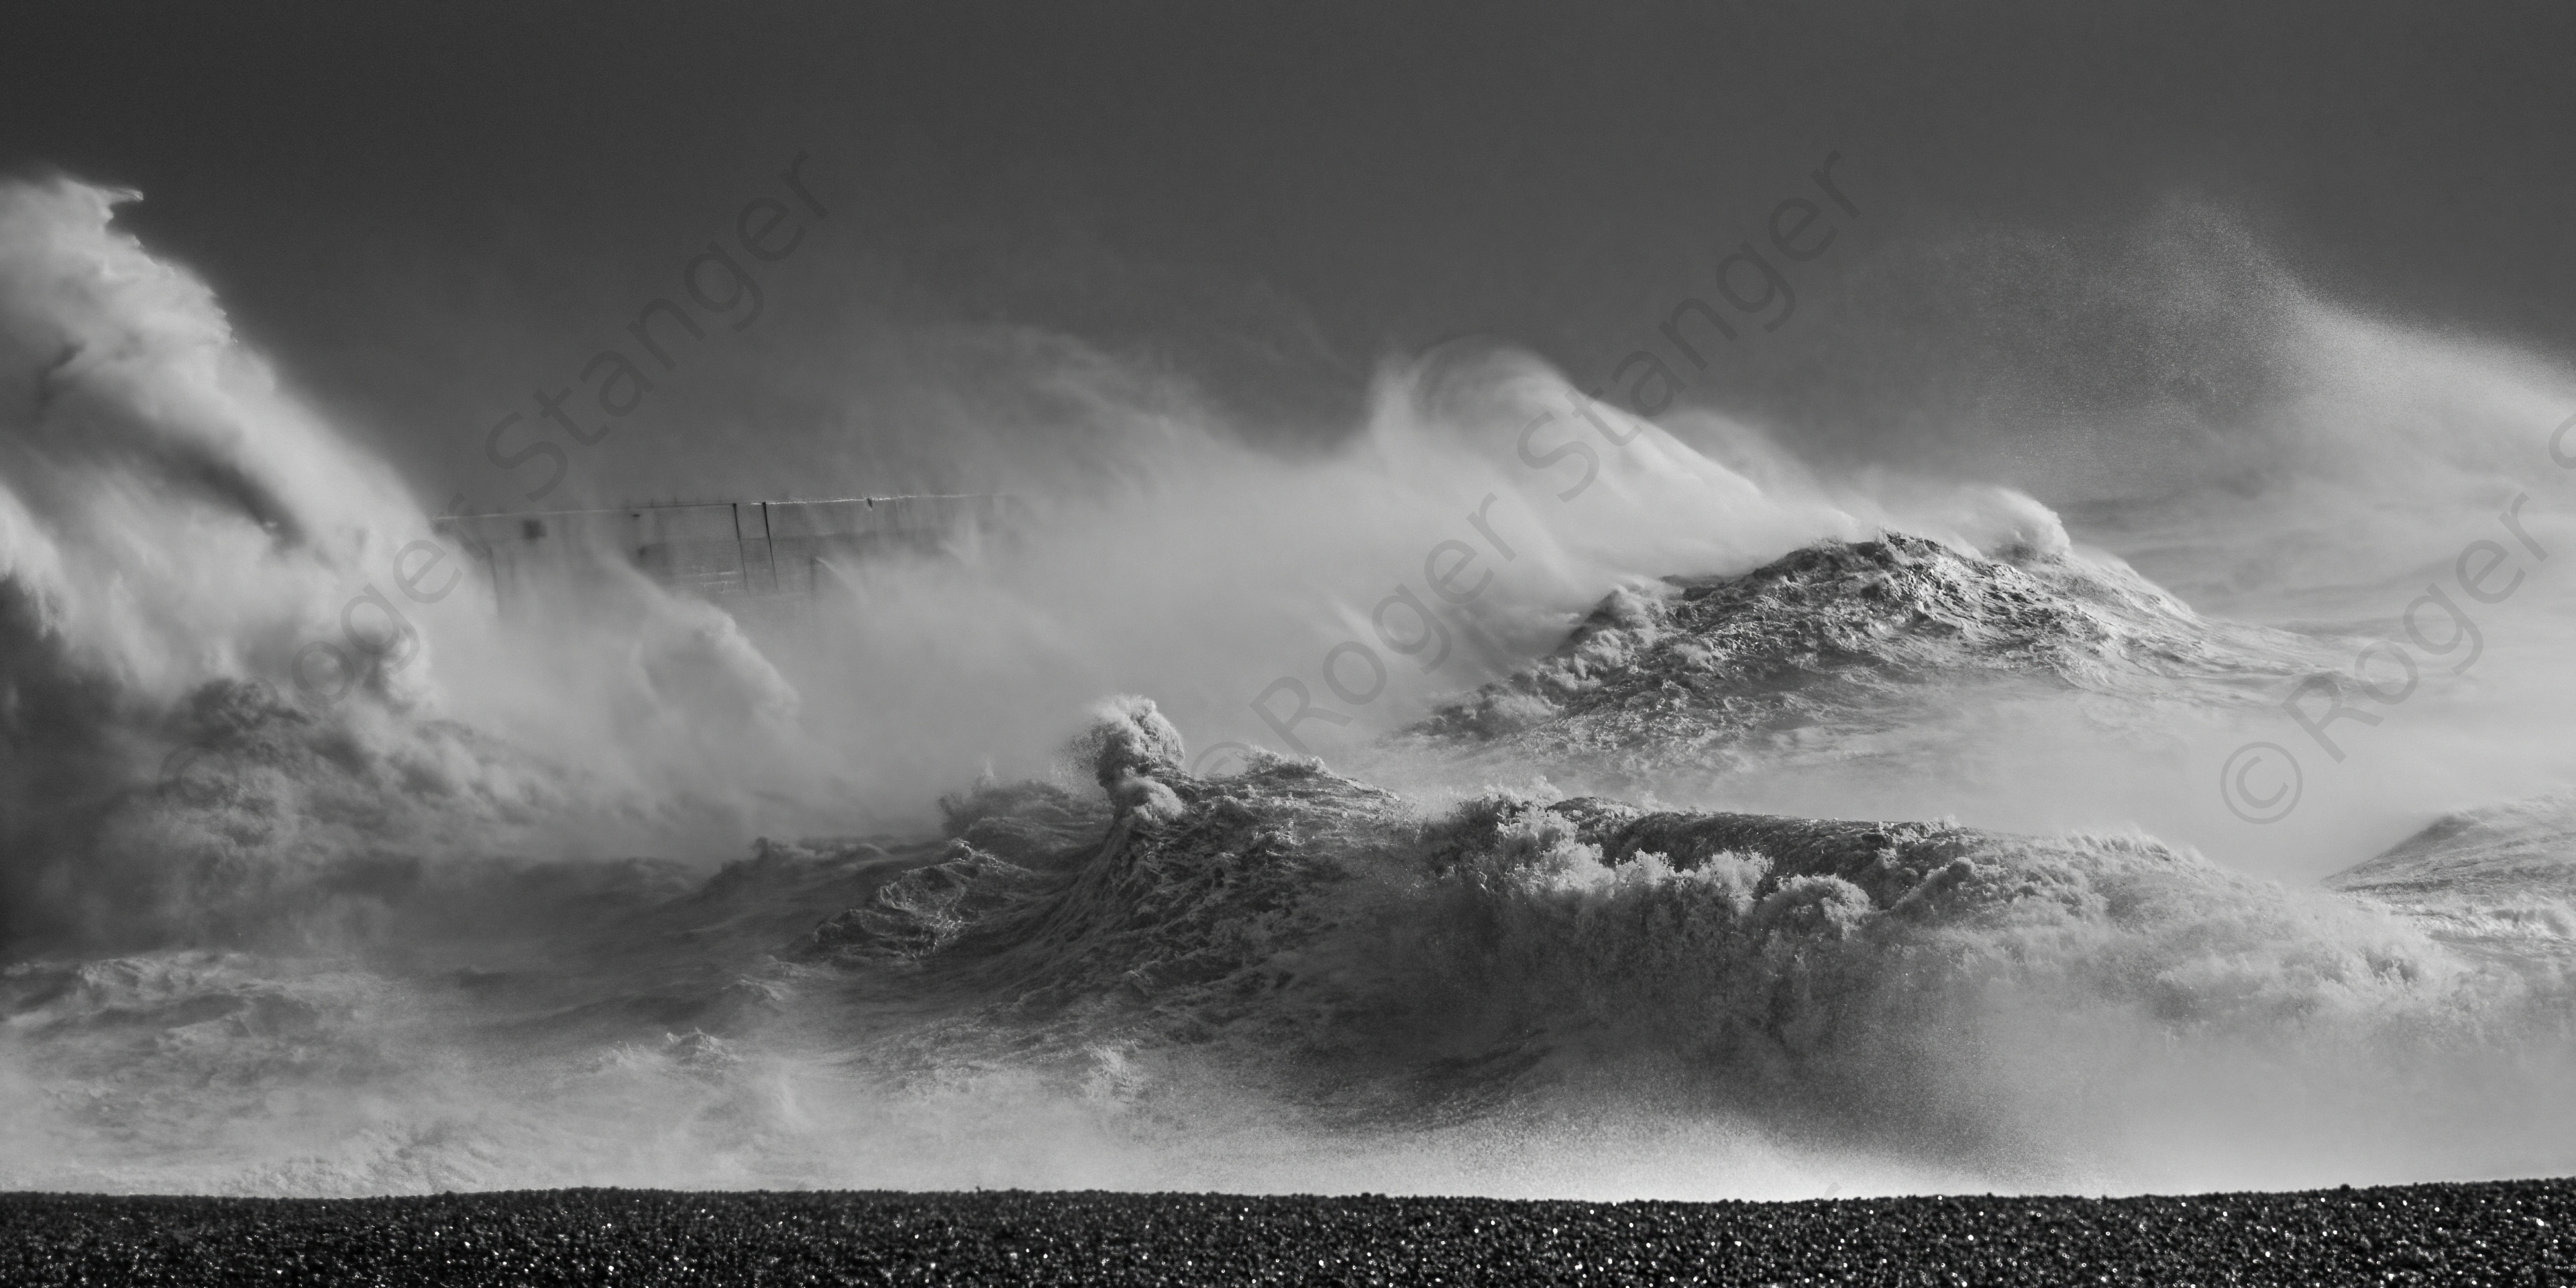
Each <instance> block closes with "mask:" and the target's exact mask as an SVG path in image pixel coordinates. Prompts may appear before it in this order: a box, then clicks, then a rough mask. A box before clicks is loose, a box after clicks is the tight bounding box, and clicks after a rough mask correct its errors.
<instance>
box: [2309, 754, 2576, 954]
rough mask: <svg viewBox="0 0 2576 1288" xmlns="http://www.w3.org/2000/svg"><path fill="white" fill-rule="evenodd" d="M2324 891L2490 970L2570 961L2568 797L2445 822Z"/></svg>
mask: <svg viewBox="0 0 2576 1288" xmlns="http://www.w3.org/2000/svg"><path fill="white" fill-rule="evenodd" d="M2326 886H2327V888H2329V889H2333V890H2340V891H2343V892H2345V893H2347V894H2352V895H2357V896H2360V897H2362V898H2366V899H2369V900H2371V901H2373V902H2375V903H2379V904H2382V905H2385V906H2387V907H2390V908H2393V909H2396V910H2398V911H2400V912H2403V913H2405V914H2407V915H2409V916H2411V917H2413V918H2415V919H2417V920H2418V921H2419V922H2420V924H2422V925H2423V926H2424V927H2425V928H2426V929H2427V930H2428V931H2429V932H2430V933H2432V934H2433V935H2434V936H2436V937H2437V938H2439V939H2442V940H2444V941H2445V942H2449V943H2454V944H2458V945H2460V946H2461V947H2463V948H2467V949H2470V950H2473V951H2476V952H2479V953H2481V954H2484V955H2488V956H2491V957H2494V958H2497V959H2499V960H2504V961H2509V962H2524V963H2528V962H2531V961H2532V960H2534V959H2539V960H2543V961H2547V960H2558V961H2569V960H2576V792H2556V793H2552V794H2550V795H2547V796H2542V797H2539V798H2536V799H2533V800H2527V801H2514V802H2509V803H2506V804H2501V805H2488V806H2482V807H2480V808H2477V809H2469V810H2462V811H2460V812H2458V813H2454V814H2450V815H2447V816H2445V817H2443V818H2440V819H2437V820H2435V821H2434V822H2432V823H2430V824H2427V825H2426V826H2425V827H2424V829H2423V830H2422V831H2420V832H2417V833H2416V834H2415V835H2413V836H2410V837H2408V838H2406V839H2405V840H2404V841H2401V842H2399V843H2398V844H2396V845H2394V846H2391V847H2389V848H2388V849H2387V850H2386V851H2384V852H2382V853H2380V854H2379V855H2377V856H2375V857H2373V858H2371V859H2368V860H2365V861H2363V862H2361V863H2357V864H2354V865H2353V866H2352V867H2349V868H2346V869H2344V870H2343V871H2341V872H2338V873H2336V874H2334V875H2333V876H2330V877H2328V878H2326Z"/></svg>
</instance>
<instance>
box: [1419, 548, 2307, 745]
mask: <svg viewBox="0 0 2576 1288" xmlns="http://www.w3.org/2000/svg"><path fill="white" fill-rule="evenodd" d="M2322 660H2323V655H2322V654H2320V653H2319V652H2318V650H2317V649H2316V647H2315V646H2314V645H2313V644H2311V643H2310V642H2309V641H2307V640H2304V639H2303V638H2301V637H2297V636H2292V635H2288V634H2285V633H2283V632H2279V631H2273V630H2267V629H2263V628H2260V627H2247V626H2238V625H2233V624H2230V623H2225V622H2216V621H2211V620H2208V619H2205V618H2202V617H2200V616H2199V615H2198V614H2195V613H2193V612H2192V611H2191V610H2190V609H2189V608H2188V607H2186V606H2184V605H2183V604H2182V603H2181V602H2179V601H2177V600H2175V599H2174V598H2173V597H2172V596H2170V595H2167V594H2166V593H2164V592H2163V591H2162V590H2159V589H2158V588H2156V587H2155V586H2154V585H2153V584H2151V583H2149V582H2147V581H2146V580H2144V579H2143V578H2140V577H2138V576H2137V575H2135V574H2134V573H2131V572H2129V571H2128V570H2127V569H2126V568H2124V567H2118V566H2114V565H2113V564H2108V563H2102V562H2097V561H2094V560H2090V559H2085V558H2082V557H2079V556H2075V555H2072V554H2067V553H2062V552H2061V553H2046V552H2041V551H2038V550H2034V549H2030V548H2027V547H2022V548H2015V549H2011V550H2007V551H2003V552H2000V554H1999V556H1998V557H1995V558H1987V557H1983V556H1980V555H1976V554H1971V553H1965V552H1962V551H1959V550H1955V549H1952V548H1951V547H1949V546H1946V545H1943V544H1941V543H1938V542H1935V541H1929V540H1926V539H1924V538H1921V537H1914V536H1908V535H1905V534H1902V533H1888V534H1886V535H1884V536H1882V537H1880V538H1879V539H1877V540H1873V541H1861V542H1825V543H1822V544H1819V545H1816V546H1812V547H1809V548H1807V549H1803V550H1799V551H1796V552H1794V553H1791V554H1790V555H1788V556H1786V557H1784V558H1781V559H1779V560H1776V561H1774V562H1772V563H1770V564H1768V565H1765V566H1764V567H1761V568H1758V569H1756V570H1754V571H1753V572H1750V573H1747V574H1745V575H1743V576H1741V577H1667V578H1665V579H1663V580H1662V581H1660V582H1655V583H1648V584H1644V585H1640V586H1637V587H1634V588H1629V589H1622V590H1620V591H1616V592H1614V593H1613V594H1611V595H1610V596H1609V598H1607V599H1606V600H1604V601H1603V602H1602V604H1601V605H1600V606H1599V607H1598V608H1597V609H1595V610H1594V611H1593V613H1592V614H1591V616H1589V617H1588V618H1586V619H1585V620H1584V621H1583V622H1582V623H1581V624H1580V625H1578V626H1577V627H1576V628H1575V629H1574V631H1573V632H1572V633H1571V634H1570V635H1569V636H1567V638H1566V639H1565V641H1564V642H1563V643H1561V644H1560V645H1558V646H1557V648H1556V649H1555V650H1554V651H1553V652H1552V653H1550V654H1549V655H1548V656H1547V657H1545V658H1543V659H1541V660H1540V661H1539V662H1537V663H1536V664H1534V665H1532V666H1529V667H1527V668H1524V669H1523V670H1521V671H1519V672H1517V673H1515V674H1513V675H1511V676H1509V677H1507V678H1505V679H1502V680H1499V681H1496V682H1494V683H1491V684H1488V685H1485V686H1484V687H1483V688H1481V689H1479V690H1477V691H1476V692H1475V693H1474V694H1472V695H1470V696H1468V697H1465V698H1462V699H1460V700H1458V701H1456V702H1452V703H1449V704H1447V705H1445V706H1442V707H1440V708H1438V709H1436V710H1435V711H1434V712H1433V713H1432V714H1431V716H1429V717H1428V718H1427V719H1425V720H1423V721H1422V722H1421V723H1420V724H1418V725H1416V726H1415V727H1414V729H1413V730H1412V731H1411V734H1412V736H1413V737H1414V738H1416V739H1419V740H1421V741H1423V742H1427V743H1430V744H1432V745H1435V746H1444V747H1450V748H1457V749H1463V750H1467V751H1469V752H1470V753H1472V754H1473V756H1474V758H1475V759H1476V760H1478V761H1479V762H1493V761H1504V760H1510V761H1517V762H1527V763H1534V764H1537V765H1541V766H1545V767H1549V768H1551V769H1572V770H1575V771H1577V772H1578V773H1582V774H1584V775H1586V776H1588V777H1590V778H1592V779H1594V780H1595V781H1600V782H1604V783H1607V784H1610V785H1619V784H1622V783H1625V782H1630V781H1636V780H1642V779H1651V778H1653V777H1655V776H1657V775H1659V774H1661V773H1662V772H1664V771H1668V770H1670V769H1671V768H1673V767H1674V766H1677V765H1703V766H1710V767H1715V768H1721V769H1748V768H1754V767H1764V768H1773V769H1777V768H1780V767H1783V766H1789V765H1795V764H1797V763H1800V762H1813V761H1816V760H1821V759H1841V758H1849V757H1854V756H1863V755H1870V756H1881V757H1890V756H1895V755H1897V754H1899V753H1905V754H1912V755H1921V754H1922V753H1923V752H1924V751H1925V750H1926V749H1925V748H1924V747H1921V746H1917V745H1915V744H1916V743H1917V742H1920V741H1923V740H1927V739H1937V738H1939V737H1941V736H1942V732H1941V729H1942V720H1941V717H1942V715H1943V714H1944V713H1945V712H1947V711H1951V710H1956V709H1958V708H1959V707H1961V706H1963V705H1965V704H1967V703H1969V702H1972V701H1977V700H1981V699H1982V700H1994V699H1997V698H2001V697H2004V696H2007V695H2026V694H2038V695H2060V694H2063V695H2076V696H2082V697H2088V698H2091V699H2094V700H2095V701H2094V702H2093V704H2092V705H2091V706H2089V707H2088V708H2087V712H2088V714H2089V715H2091V716H2093V717H2094V719H2095V722H2096V723H2097V724H2108V725H2112V726H2114V727H2118V728H2135V727H2142V726H2143V725H2144V724H2145V722H2144V721H2143V720H2142V719H2140V717H2141V716H2142V715H2143V714H2144V713H2145V711H2147V710H2150V709H2152V708H2154V707H2156V706H2157V705H2159V704H2201V705H2216V706H2251V705H2255V704H2259V703H2262V702H2265V701H2269V700H2272V699H2273V698H2275V697H2277V694H2278V691H2279V689H2280V686H2281V682H2282V680H2283V679H2284V677H2287V676H2294V675H2297V674H2300V673H2301V672H2303V671H2305V670H2308V669H2311V668H2313V667H2315V666H2316V665H2318V664H2319V663H2320V662H2321V661H2322Z"/></svg>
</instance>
